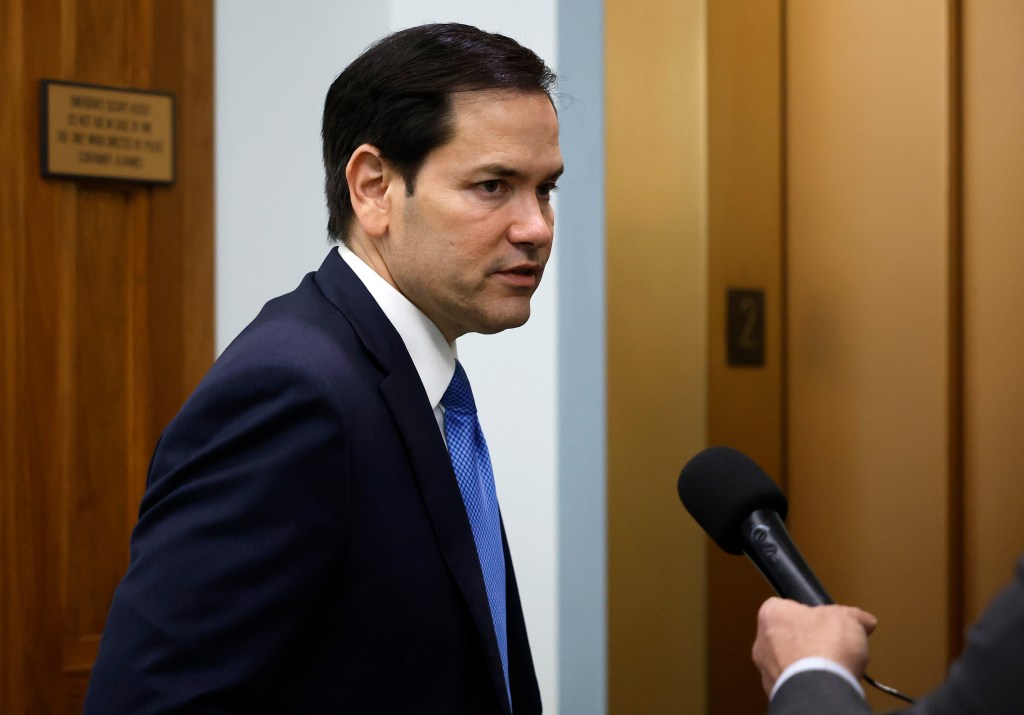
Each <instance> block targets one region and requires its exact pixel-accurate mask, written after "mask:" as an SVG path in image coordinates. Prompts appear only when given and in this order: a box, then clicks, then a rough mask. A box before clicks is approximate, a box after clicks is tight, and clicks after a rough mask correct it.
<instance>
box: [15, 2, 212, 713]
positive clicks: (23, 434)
mask: <svg viewBox="0 0 1024 715" xmlns="http://www.w3.org/2000/svg"><path fill="white" fill-rule="evenodd" d="M0 13H2V14H0V43H2V44H0V58H2V61H3V63H4V67H5V77H4V82H3V83H2V84H0V101H2V102H3V106H4V108H5V110H4V112H3V113H0V155H2V156H3V164H2V168H0V171H2V177H0V284H2V285H0V321H2V326H0V329H2V342H0V350H2V353H0V356H2V365H3V380H2V382H0V401H2V410H3V411H2V418H3V429H2V441H0V467H2V469H3V472H2V474H0V535H2V544H0V593H2V594H3V598H2V600H0V626H2V628H0V711H2V712H4V713H28V712H32V713H56V712H79V711H80V710H81V699H82V696H83V694H84V691H85V686H86V683H87V679H88V672H89V667H90V666H91V663H92V661H93V659H94V657H95V652H96V646H97V644H98V640H99V635H100V633H101V630H102V627H103V622H104V620H105V617H106V611H107V607H108V605H109V602H110V597H111V595H112V593H113V589H114V587H115V586H116V584H117V581H118V579H119V578H120V576H121V574H122V573H123V571H124V568H125V566H126V565H127V560H128V535H129V532H130V528H131V526H132V525H133V524H134V522H135V515H136V512H137V509H138V503H139V498H140V496H141V493H142V490H143V487H144V482H145V470H146V465H147V463H148V459H149V454H150V453H151V451H152V448H153V446H154V444H155V441H156V437H157V432H158V430H159V429H160V427H161V426H162V425H163V424H165V423H166V421H167V419H169V417H170V416H171V415H172V414H173V412H174V410H176V409H177V406H178V405H179V404H180V403H181V401H182V400H183V399H184V397H185V396H186V395H187V393H188V391H189V390H190V389H191V388H192V387H193V386H194V385H195V383H196V382H197V381H198V379H199V378H200V376H201V375H202V373H203V372H204V371H205V369H206V367H208V365H209V363H210V361H211V359H212V355H213V295H212V280H213V166H212V156H213V151H212V149H213V141H212V139H213V138H212V131H213V129H212V127H213V118H212V84H213V67H212V49H213V48H212V19H213V13H212V4H211V3H210V2H209V1H208V0H203V1H199V0H189V1H185V2H178V1H176V0H140V1H138V2H133V3H124V2H119V1H117V0H79V1H78V2H73V1H72V0H63V1H60V0H4V2H3V3H2V4H0ZM43 78H52V79H64V80H71V81H81V82H92V83H97V84H105V85H113V86H130V87H137V88H143V89H156V90H163V91H170V92H173V93H175V95H176V97H177V122H176V130H177V132H176V138H177V157H176V161H177V181H176V182H175V184H173V185H172V186H169V187H168V186H162V187H156V188H150V187H148V186H145V185H138V184H136V185H129V184H118V183H110V182H88V181H82V182H70V181H53V180H48V181H44V180H42V179H41V178H40V176H39V142H38V136H39V117H38V114H39V99H38V93H39V88H38V83H39V80H40V79H43Z"/></svg>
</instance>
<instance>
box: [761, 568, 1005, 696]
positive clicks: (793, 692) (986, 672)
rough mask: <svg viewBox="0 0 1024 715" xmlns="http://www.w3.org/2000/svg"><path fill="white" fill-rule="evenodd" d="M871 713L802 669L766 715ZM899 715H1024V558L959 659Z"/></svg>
mask: <svg viewBox="0 0 1024 715" xmlns="http://www.w3.org/2000/svg"><path fill="white" fill-rule="evenodd" d="M870 712H871V711H870V709H869V708H868V706H867V704H866V703H865V702H864V700H863V699H862V698H861V697H860V695H859V694H858V693H857V692H856V691H854V689H853V688H851V687H850V686H849V685H848V684H847V683H846V682H845V681H844V680H843V679H842V678H840V677H839V676H837V675H834V674H832V673H829V672H827V671H806V672H803V673H799V674H797V675H795V676H793V677H792V678H790V679H789V680H788V681H786V682H785V683H784V684H783V685H782V687H781V688H779V691H778V692H777V693H776V694H775V697H774V698H773V699H772V702H771V705H770V706H769V708H768V713H769V715H811V714H812V713H814V714H816V715H866V714H867V713H870ZM900 712H902V713H903V714H904V715H963V714H964V713H970V714H971V715H1006V714H1007V713H1024V559H1021V560H1020V561H1019V562H1018V563H1017V570H1016V572H1015V574H1014V579H1013V582H1012V583H1011V584H1010V585H1009V586H1008V587H1007V588H1005V589H1004V590H1003V591H1002V592H1001V593H1000V594H999V595H998V596H997V597H996V598H995V599H994V600H993V601H992V603H990V604H989V606H988V608H987V609H986V610H985V613H984V615H983V616H982V617H981V619H980V620H978V622H977V623H976V624H975V625H974V626H973V627H972V628H971V631H970V633H969V634H968V636H967V646H966V648H965V649H964V653H963V656H962V657H961V658H960V659H959V660H958V661H957V662H956V663H954V664H953V666H952V667H951V668H950V670H949V677H948V678H946V680H945V682H943V683H942V685H940V686H939V687H938V688H936V689H935V690H934V691H932V692H931V693H929V694H928V695H927V696H926V697H924V698H922V699H921V700H919V701H918V702H917V703H916V704H915V705H913V706H912V707H910V708H908V709H907V710H902V711H900Z"/></svg>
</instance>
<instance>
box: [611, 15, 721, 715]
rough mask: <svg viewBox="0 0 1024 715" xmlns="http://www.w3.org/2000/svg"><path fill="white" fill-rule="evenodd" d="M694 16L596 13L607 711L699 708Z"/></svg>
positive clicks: (700, 173) (700, 156)
mask: <svg viewBox="0 0 1024 715" xmlns="http://www.w3.org/2000/svg"><path fill="white" fill-rule="evenodd" d="M702 5H703V3H702V2H700V1H699V0H698V1H687V2H678V1H674V0H649V1H646V2H641V3H639V4H635V3H634V4H624V3H621V4H618V5H611V4H609V5H608V6H607V7H606V11H607V16H606V21H605V28H606V45H605V46H606V53H605V56H606V66H607V85H606V95H605V97H606V113H605V117H606V122H605V126H606V131H607V137H608V139H607V154H606V157H607V183H606V193H607V203H606V207H607V216H606V221H607V223H606V225H607V239H606V247H607V281H608V329H607V338H608V362H607V369H608V578H609V584H608V679H609V680H608V703H609V708H608V709H609V712H612V713H650V714H651V715H655V714H657V713H665V714H666V715H667V714H668V713H689V712H693V713H696V712H700V711H702V710H703V709H704V695H705V687H704V681H705V678H704V675H705V668H704V664H705V655H704V646H705V638H706V636H705V628H704V613H705V589H704V574H705V554H704V544H703V537H702V535H701V533H700V531H699V529H698V528H697V527H696V526H695V525H694V524H693V523H692V521H691V520H690V519H688V518H687V516H686V512H685V511H684V510H683V508H682V506H681V505H680V504H679V500H678V499H677V498H676V496H675V491H676V490H675V481H676V478H677V477H678V475H679V470H680V468H681V467H682V465H683V463H684V462H685V461H686V460H687V459H688V458H689V457H690V456H692V455H693V454H694V453H695V452H697V451H699V450H700V449H701V448H702V447H703V446H704V441H705V433H704V410H705V398H704V394H705V378H704V366H705V364H706V362H705V361H706V355H705V349H704V334H705V331H706V326H705V321H704V315H705V302H704V296H705V294H706V282H705V278H704V275H705V261H706V258H705V245H706V237H705V230H706V228H705V226H706V218H705V208H704V205H705V198H704V197H705V189H704V183H705V179H704V177H705V150H704V146H705V137H704V111H705V109H704V101H703V91H704V89H703V88H704V81H703V78H704V18H703V12H702Z"/></svg>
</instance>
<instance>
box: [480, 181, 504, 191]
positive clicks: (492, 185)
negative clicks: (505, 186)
mask: <svg viewBox="0 0 1024 715" xmlns="http://www.w3.org/2000/svg"><path fill="white" fill-rule="evenodd" d="M480 188H481V189H483V190H484V191H486V192H487V193H489V194H495V193H497V192H498V189H500V188H501V182H500V181H498V180H497V179H490V180H488V181H484V182H482V183H481V184H480Z"/></svg>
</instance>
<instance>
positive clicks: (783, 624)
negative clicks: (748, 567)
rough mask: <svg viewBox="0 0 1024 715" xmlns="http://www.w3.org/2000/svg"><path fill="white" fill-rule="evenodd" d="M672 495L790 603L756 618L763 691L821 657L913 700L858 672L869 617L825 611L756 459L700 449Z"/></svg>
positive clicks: (774, 605)
mask: <svg viewBox="0 0 1024 715" xmlns="http://www.w3.org/2000/svg"><path fill="white" fill-rule="evenodd" d="M678 490H679V498H680V499H681V500H682V502H683V506H685V507H686V510H687V511H688V512H690V515H691V516H692V517H693V518H694V519H695V520H696V521H697V523H698V524H700V526H701V527H702V528H703V529H704V531H706V532H707V534H708V536H710V537H711V538H712V539H713V540H714V542H715V543H716V544H718V546H720V547H721V548H722V549H723V550H725V551H727V552H728V553H730V554H741V553H742V554H746V555H747V556H748V557H749V558H750V560H751V561H753V562H754V565H755V566H757V568H758V570H759V571H760V572H761V574H762V575H763V576H764V577H765V578H766V579H767V580H768V582H769V583H770V584H771V585H772V587H773V588H774V589H775V591H776V593H778V594H779V595H780V596H782V597H783V598H785V599H790V601H789V602H788V603H787V602H786V601H781V600H779V599H769V600H768V601H767V602H765V604H764V605H763V606H762V607H761V611H760V613H759V616H758V619H759V622H758V626H759V627H758V639H757V641H756V642H755V645H754V652H753V655H754V660H755V662H756V663H757V665H758V668H759V669H760V670H761V674H762V682H763V683H764V684H765V685H766V687H765V690H766V691H770V690H771V688H772V684H774V682H775V680H776V678H778V676H779V674H780V673H781V672H782V671H783V670H784V669H785V668H786V667H787V666H788V665H790V664H792V663H793V662H795V661H797V660H799V659H801V658H804V657H807V656H819V657H822V658H828V659H829V660H832V661H835V662H836V663H839V664H840V665H842V666H843V667H845V668H846V669H847V670H848V671H849V672H850V673H852V674H854V675H855V676H857V677H863V678H864V680H866V681H867V682H868V683H870V684H871V685H873V686H875V687H876V688H878V689H880V690H882V691H884V692H886V693H888V694H890V695H893V696H895V697H898V698H900V699H902V700H905V701H907V702H914V701H913V700H912V699H911V698H909V697H907V696H906V695H904V694H903V693H900V692H899V691H898V690H895V689H894V688H890V687H888V686H886V685H882V684H881V683H878V682H876V681H875V680H873V679H872V678H870V677H869V676H868V675H867V674H866V673H865V672H864V668H865V667H866V665H867V655H868V646H867V637H868V635H869V634H870V633H871V631H873V630H874V628H875V625H876V621H875V618H874V616H872V615H871V614H869V613H866V612H865V611H861V610H860V609H858V608H851V607H848V606H833V605H831V604H832V599H831V598H830V597H829V595H828V593H826V591H825V589H824V587H823V586H822V585H821V583H820V582H819V581H818V579H817V577H816V576H815V575H814V572H813V571H811V568H810V567H809V566H808V565H807V562H806V561H804V558H803V556H801V554H800V551H799V550H798V549H797V548H796V545H795V544H794V543H793V541H792V539H790V537H789V533H788V532H787V531H786V526H785V523H784V519H785V518H786V514H787V513H788V511H789V502H788V501H787V500H786V496H785V495H784V494H783V493H782V491H781V490H780V489H779V488H778V486H776V484H775V482H773V481H772V479H771V477H769V476H768V475H767V474H765V473H764V471H763V470H762V469H761V468H760V467H759V466H758V465H757V464H756V463H755V462H754V460H752V459H750V457H748V456H746V455H745V454H743V453H742V452H739V451H737V450H735V449H731V448H729V447H712V448H710V449H706V450H704V451H703V452H700V453H699V454H697V455H696V456H695V457H693V459H691V460H690V461H689V462H687V463H686V466H684V467H683V471H682V473H681V474H680V475H679V484H678ZM793 601H795V602H796V603H793ZM800 604H802V605H800ZM809 606H817V607H822V608H808V607H809ZM847 677H848V676H847Z"/></svg>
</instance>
